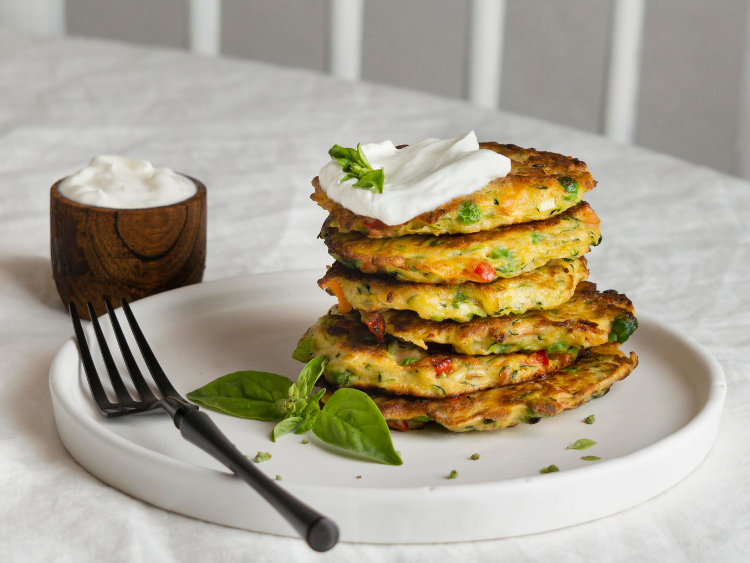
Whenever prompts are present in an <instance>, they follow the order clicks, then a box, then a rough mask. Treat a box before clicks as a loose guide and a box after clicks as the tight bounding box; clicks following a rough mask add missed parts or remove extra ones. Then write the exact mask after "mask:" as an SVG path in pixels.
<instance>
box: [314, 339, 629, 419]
mask: <svg viewBox="0 0 750 563" xmlns="http://www.w3.org/2000/svg"><path fill="white" fill-rule="evenodd" d="M637 365H638V357H637V356H636V355H635V353H633V352H631V353H630V357H626V356H625V355H624V354H623V353H622V352H620V350H619V349H618V348H617V345H615V344H608V345H603V346H598V347H596V348H591V349H590V354H588V355H585V356H582V357H580V358H579V359H578V361H576V363H574V364H573V365H572V366H570V367H566V368H563V369H561V370H558V371H556V372H554V373H550V374H549V375H548V376H547V377H545V378H544V379H539V380H536V381H529V382H526V383H519V384H518V385H508V386H506V387H497V388H494V389H487V390H485V391H478V392H475V393H470V394H468V395H462V396H460V397H453V398H450V399H419V398H415V397H392V396H388V395H382V394H377V393H368V394H370V395H371V397H372V399H373V401H375V404H376V405H377V406H378V408H379V409H380V411H381V412H382V413H383V416H384V417H385V419H386V421H387V423H388V426H390V427H391V428H395V429H397V430H413V429H418V428H422V427H424V426H425V425H426V424H428V423H429V422H437V423H438V424H440V425H442V426H444V427H445V428H447V429H448V430H450V431H452V432H466V431H467V430H495V429H497V428H507V427H509V426H515V425H517V424H519V423H522V422H523V423H525V424H536V423H537V422H539V421H540V420H541V419H542V418H546V417H550V416H555V415H556V414H559V413H561V412H562V411H564V410H568V409H575V408H578V407H580V406H581V405H583V404H585V403H587V402H588V401H590V400H591V399H595V398H597V397H601V396H603V395H606V394H607V393H608V392H609V389H610V387H611V386H612V385H613V384H614V383H616V382H617V381H620V380H622V379H625V378H626V377H627V376H628V375H630V374H631V373H632V371H633V370H634V369H635V367H636V366H637ZM334 390H335V387H333V386H330V387H329V389H328V392H327V393H326V394H325V395H324V396H323V401H326V400H327V399H328V398H329V397H330V394H331V392H332V391H334Z"/></svg>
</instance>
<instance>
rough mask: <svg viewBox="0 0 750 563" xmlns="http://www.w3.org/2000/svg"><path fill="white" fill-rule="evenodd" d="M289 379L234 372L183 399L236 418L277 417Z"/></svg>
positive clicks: (270, 375)
mask: <svg viewBox="0 0 750 563" xmlns="http://www.w3.org/2000/svg"><path fill="white" fill-rule="evenodd" d="M291 384H292V381H291V380H290V379H288V378H286V377H283V376H281V375H276V374H275V373H268V372H264V371H237V372H234V373H230V374H228V375H225V376H223V377H220V378H218V379H215V380H214V381H212V382H211V383H209V384H208V385H204V386H203V387H201V388H200V389H196V390H195V391H192V392H190V393H188V394H187V398H188V399H190V400H191V401H193V402H194V403H197V404H199V405H201V406H204V407H206V408H209V409H213V410H217V411H219V412H223V413H226V414H231V415H233V416H238V417H240V418H252V419H254V420H281V418H282V417H283V416H284V409H283V407H280V406H279V403H278V402H279V401H281V404H282V405H283V402H284V401H286V399H287V390H288V389H289V386H290V385H291Z"/></svg>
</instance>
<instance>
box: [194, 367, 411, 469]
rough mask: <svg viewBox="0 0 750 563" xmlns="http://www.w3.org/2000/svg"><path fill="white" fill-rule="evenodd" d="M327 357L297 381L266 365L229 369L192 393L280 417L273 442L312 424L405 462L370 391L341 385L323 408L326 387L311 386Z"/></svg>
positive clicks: (339, 442)
mask: <svg viewBox="0 0 750 563" xmlns="http://www.w3.org/2000/svg"><path fill="white" fill-rule="evenodd" d="M326 362H327V358H326V357H325V356H318V357H317V358H314V359H312V360H310V361H309V362H307V364H306V365H305V367H304V368H303V369H302V372H301V373H300V374H299V377H298V378H297V383H293V382H292V380H290V379H289V378H287V377H284V376H281V375H276V374H274V373H268V372H263V371H238V372H235V373H230V374H228V375H225V376H223V377H220V378H218V379H216V380H214V381H212V382H211V383H209V384H208V385H205V386H203V387H201V388H200V389H196V390H195V391H192V392H191V393H188V394H187V398H188V399H190V400H191V401H193V402H194V403H198V404H199V405H201V406H204V407H206V408H209V409H213V410H217V411H220V412H223V413H226V414H229V415H232V416H237V417H241V418H250V419H254V420H266V421H278V424H276V426H275V427H274V429H273V432H272V434H271V439H272V440H273V441H274V442H275V441H276V440H277V439H278V438H280V437H281V436H284V435H285V434H288V433H290V432H292V431H294V433H295V434H303V433H305V432H308V431H310V430H312V431H313V433H314V434H315V435H316V436H317V437H318V438H320V439H321V440H322V441H323V442H326V443H327V444H330V445H332V446H335V447H337V448H342V449H345V450H347V451H350V452H354V453H357V454H361V455H364V456H366V457H370V458H372V459H375V460H377V461H380V462H382V463H387V464H389V465H401V464H402V463H403V462H402V461H401V457H400V455H399V454H398V452H396V450H395V449H394V447H393V442H392V441H391V433H390V430H389V429H388V424H387V423H386V421H385V418H383V414H382V413H381V412H380V410H379V409H378V407H377V406H376V405H375V403H374V402H373V401H372V399H370V397H368V396H367V395H366V394H365V393H363V392H362V391H357V390H356V389H338V390H337V391H336V392H335V393H334V394H333V395H332V396H331V398H330V399H328V401H327V402H326V404H325V406H324V408H323V410H322V411H321V409H320V400H321V398H322V397H323V394H324V393H325V389H321V390H319V391H318V392H317V393H314V394H313V392H312V391H313V388H314V387H315V383H316V382H317V381H318V378H319V377H320V376H321V374H322V373H323V368H324V367H325V364H326ZM302 443H303V444H306V443H307V440H303V441H302ZM261 454H262V455H261ZM266 455H268V457H265V456H266ZM269 458H270V454H265V453H263V452H259V453H258V456H256V461H257V462H261V461H265V460H266V459H269Z"/></svg>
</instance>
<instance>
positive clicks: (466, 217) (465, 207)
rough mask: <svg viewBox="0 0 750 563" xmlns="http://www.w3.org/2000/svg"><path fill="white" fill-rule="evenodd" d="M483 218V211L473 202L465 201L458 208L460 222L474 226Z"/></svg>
mask: <svg viewBox="0 0 750 563" xmlns="http://www.w3.org/2000/svg"><path fill="white" fill-rule="evenodd" d="M481 218H482V210H481V209H479V206H478V205H477V204H476V203H474V202H472V201H464V202H463V203H462V204H461V206H460V207H459V208H458V222H459V223H461V224H463V225H473V224H474V223H476V222H477V221H479V220H480V219H481Z"/></svg>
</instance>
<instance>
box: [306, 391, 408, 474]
mask: <svg viewBox="0 0 750 563" xmlns="http://www.w3.org/2000/svg"><path fill="white" fill-rule="evenodd" d="M312 431H313V433H314V434H315V435H316V436H317V437H318V438H320V439H321V440H323V441H324V442H325V443H326V444H330V445H332V446H336V447H337V448H342V449H344V450H348V451H350V452H354V453H358V454H361V455H364V456H367V457H370V458H372V459H375V460H377V461H380V462H382V463H387V464H389V465H401V464H402V463H403V461H401V457H400V456H399V455H398V453H397V452H396V450H395V449H394V448H393V441H392V440H391V432H390V430H389V429H388V424H387V423H386V422H385V418H383V414H382V413H381V412H380V410H379V409H378V407H377V406H376V405H375V403H374V402H373V400H372V399H371V398H370V397H368V396H367V394H365V393H363V392H362V391H359V390H357V389H338V390H337V391H336V392H335V393H334V394H333V396H332V397H331V398H330V399H328V401H327V402H326V404H325V406H324V407H323V410H322V411H321V412H320V415H319V416H318V418H317V419H316V420H315V424H313V428H312Z"/></svg>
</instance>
